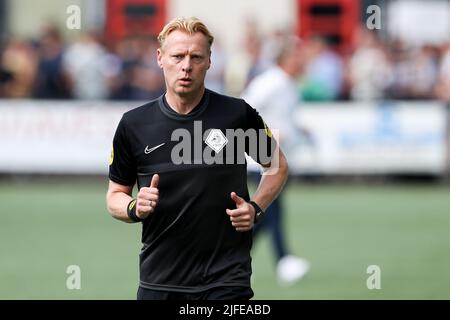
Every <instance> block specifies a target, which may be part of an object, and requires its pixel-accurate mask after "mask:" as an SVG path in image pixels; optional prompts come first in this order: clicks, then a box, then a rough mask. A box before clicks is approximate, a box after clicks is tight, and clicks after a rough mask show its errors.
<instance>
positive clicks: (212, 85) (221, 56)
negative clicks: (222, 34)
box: [205, 39, 227, 94]
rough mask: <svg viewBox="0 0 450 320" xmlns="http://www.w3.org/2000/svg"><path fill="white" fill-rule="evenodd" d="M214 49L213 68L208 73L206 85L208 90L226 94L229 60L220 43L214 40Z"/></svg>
mask: <svg viewBox="0 0 450 320" xmlns="http://www.w3.org/2000/svg"><path fill="white" fill-rule="evenodd" d="M213 46H214V48H213V50H212V52H211V67H210V68H209V70H208V72H207V73H206V78H205V85H206V87H207V88H208V89H210V90H213V91H215V92H218V93H221V94H225V93H226V86H225V68H226V66H227V60H226V56H225V53H224V52H223V49H222V47H221V46H220V43H219V41H217V39H214V45H213Z"/></svg>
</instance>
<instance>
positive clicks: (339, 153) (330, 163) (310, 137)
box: [0, 100, 449, 175]
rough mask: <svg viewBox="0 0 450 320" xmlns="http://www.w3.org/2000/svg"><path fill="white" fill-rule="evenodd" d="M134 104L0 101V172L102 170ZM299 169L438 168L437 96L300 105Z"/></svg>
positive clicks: (443, 118)
mask: <svg viewBox="0 0 450 320" xmlns="http://www.w3.org/2000/svg"><path fill="white" fill-rule="evenodd" d="M140 104H141V103H139V102H109V101H104V102H94V103H93V102H76V101H59V102H54V101H36V100H33V101H31V100H30V101H12V100H3V101H0V172H3V173H5V172H6V173H49V174H52V173H56V174H58V173H74V174H77V173H79V174H105V173H106V172H107V169H108V157H109V153H110V150H111V143H112V138H113V135H114V131H115V128H116V126H117V123H118V121H119V120H120V117H121V115H122V114H123V113H124V112H125V111H127V110H129V109H131V108H134V107H136V106H138V105H140ZM294 118H295V121H296V123H297V125H298V128H299V140H298V145H297V147H296V149H295V150H294V152H291V153H290V159H289V163H290V165H291V167H292V168H293V172H294V173H299V174H308V173H314V174H391V173H392V174H393V173H411V174H415V173H422V174H434V175H440V174H444V173H445V172H446V170H448V165H447V164H448V158H447V154H448V151H447V150H448V145H449V144H448V141H447V139H448V135H447V126H448V115H447V111H446V108H445V106H444V105H443V104H441V103H438V102H414V103H411V102H395V103H390V104H387V103H384V104H377V103H364V104H361V103H359V104H356V103H330V104H302V105H301V106H300V107H299V108H298V110H297V112H296V114H295V117H294Z"/></svg>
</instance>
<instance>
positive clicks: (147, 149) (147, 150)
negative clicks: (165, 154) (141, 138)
mask: <svg viewBox="0 0 450 320" xmlns="http://www.w3.org/2000/svg"><path fill="white" fill-rule="evenodd" d="M165 144H166V143H165V142H164V143H161V144H160V145H157V146H156V147H153V148H149V147H148V146H146V147H145V150H144V152H145V154H149V153H150V152H153V151H155V150H156V149H158V148H159V147H162V146H163V145H165Z"/></svg>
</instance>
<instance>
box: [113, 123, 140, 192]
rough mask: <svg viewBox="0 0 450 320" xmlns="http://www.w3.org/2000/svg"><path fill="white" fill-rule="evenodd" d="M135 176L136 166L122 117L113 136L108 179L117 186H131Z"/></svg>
mask: <svg viewBox="0 0 450 320" xmlns="http://www.w3.org/2000/svg"><path fill="white" fill-rule="evenodd" d="M136 176H137V173H136V164H135V160H134V157H133V155H132V152H131V150H130V142H129V139H128V136H127V134H126V121H125V120H124V118H123V117H122V119H121V120H120V122H119V124H118V126H117V129H116V133H115V134H114V139H113V145H112V150H111V156H110V159H109V178H110V179H111V180H112V181H114V182H116V183H118V184H121V185H125V186H133V185H134V184H135V182H136Z"/></svg>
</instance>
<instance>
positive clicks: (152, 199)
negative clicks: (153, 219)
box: [136, 174, 159, 219]
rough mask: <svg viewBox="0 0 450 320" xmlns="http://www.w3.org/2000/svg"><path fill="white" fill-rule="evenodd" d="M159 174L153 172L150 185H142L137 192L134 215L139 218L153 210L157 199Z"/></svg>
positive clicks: (144, 216) (145, 216) (146, 215)
mask: <svg viewBox="0 0 450 320" xmlns="http://www.w3.org/2000/svg"><path fill="white" fill-rule="evenodd" d="M158 183H159V175H157V174H154V175H153V177H152V181H151V182H150V187H148V188H147V187H142V188H141V189H140V190H139V192H138V194H137V201H136V215H137V216H138V217H139V218H140V219H145V218H147V217H148V215H149V214H150V213H152V212H154V211H155V208H156V205H157V204H158V200H159V190H158Z"/></svg>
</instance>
